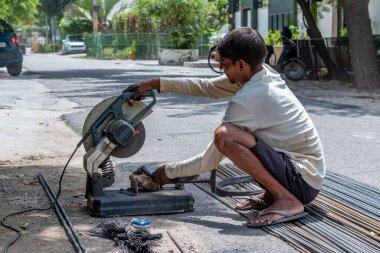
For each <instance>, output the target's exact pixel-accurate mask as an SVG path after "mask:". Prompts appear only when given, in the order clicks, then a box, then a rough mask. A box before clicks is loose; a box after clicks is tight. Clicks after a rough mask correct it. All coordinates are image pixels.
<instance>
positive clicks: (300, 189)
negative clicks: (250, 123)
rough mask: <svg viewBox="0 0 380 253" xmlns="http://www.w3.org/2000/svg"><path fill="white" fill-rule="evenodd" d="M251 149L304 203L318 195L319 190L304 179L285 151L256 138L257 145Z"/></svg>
mask: <svg viewBox="0 0 380 253" xmlns="http://www.w3.org/2000/svg"><path fill="white" fill-rule="evenodd" d="M251 151H252V153H254V154H255V155H256V156H257V158H259V159H260V161H261V162H262V163H263V165H264V166H265V168H267V169H268V170H269V172H270V173H271V174H272V175H273V177H274V178H276V179H277V180H278V181H279V182H280V184H282V185H283V186H284V187H285V188H286V189H288V191H289V192H291V193H292V194H293V195H294V196H295V197H296V198H297V199H298V200H299V201H301V203H302V204H308V203H310V202H311V201H313V200H314V199H315V197H316V196H317V195H318V193H319V191H318V190H316V189H314V188H313V187H311V186H310V185H309V184H308V183H306V182H305V181H304V180H303V179H302V176H301V174H300V173H299V172H298V171H297V170H296V168H295V167H294V165H293V164H292V162H291V161H290V160H289V158H288V157H287V155H285V154H284V153H281V152H277V151H276V150H274V149H273V148H271V147H270V146H268V145H267V144H265V143H264V142H262V141H260V140H256V145H255V146H254V147H253V148H251Z"/></svg>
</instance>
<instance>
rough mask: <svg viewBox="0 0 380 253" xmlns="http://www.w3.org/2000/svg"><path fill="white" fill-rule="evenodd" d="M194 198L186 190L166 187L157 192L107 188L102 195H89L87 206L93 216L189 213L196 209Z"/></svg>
mask: <svg viewBox="0 0 380 253" xmlns="http://www.w3.org/2000/svg"><path fill="white" fill-rule="evenodd" d="M193 204H194V199H193V196H192V195H191V193H189V192H187V191H185V190H176V189H165V190H161V191H157V192H147V191H139V194H138V195H133V192H132V191H131V190H107V191H104V194H103V195H102V196H92V195H91V194H89V195H88V198H87V208H88V212H89V214H90V215H91V216H94V217H102V218H104V217H113V216H129V215H148V214H168V213H187V212H192V211H194V207H193Z"/></svg>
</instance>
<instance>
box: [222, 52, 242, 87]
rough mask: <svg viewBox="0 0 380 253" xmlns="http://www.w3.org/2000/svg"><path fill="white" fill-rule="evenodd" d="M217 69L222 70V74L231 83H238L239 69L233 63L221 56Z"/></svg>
mask: <svg viewBox="0 0 380 253" xmlns="http://www.w3.org/2000/svg"><path fill="white" fill-rule="evenodd" d="M219 68H220V69H221V70H223V71H224V73H226V76H227V77H228V80H229V81H230V82H231V83H238V82H240V78H241V76H240V73H239V72H240V71H239V69H240V68H239V66H238V64H236V62H235V63H233V62H232V60H231V59H229V58H226V57H223V56H221V57H220V61H219Z"/></svg>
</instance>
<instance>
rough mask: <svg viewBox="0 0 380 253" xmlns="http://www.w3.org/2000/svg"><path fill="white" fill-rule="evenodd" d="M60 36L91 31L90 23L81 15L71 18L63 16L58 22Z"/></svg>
mask: <svg viewBox="0 0 380 253" xmlns="http://www.w3.org/2000/svg"><path fill="white" fill-rule="evenodd" d="M59 27H60V29H61V36H62V38H64V37H65V36H66V35H67V34H83V33H91V32H92V23H91V22H90V21H88V20H87V19H86V18H83V17H74V18H72V19H70V20H69V19H67V18H63V19H61V22H60V23H59Z"/></svg>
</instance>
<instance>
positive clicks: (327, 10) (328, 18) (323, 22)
mask: <svg viewBox="0 0 380 253" xmlns="http://www.w3.org/2000/svg"><path fill="white" fill-rule="evenodd" d="M322 16H323V18H319V19H318V21H317V25H318V27H319V30H320V31H321V34H322V37H324V38H326V37H333V36H334V35H333V32H332V26H333V24H335V22H333V10H332V7H331V6H327V5H324V6H323V10H322ZM335 36H336V35H335Z"/></svg>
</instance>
